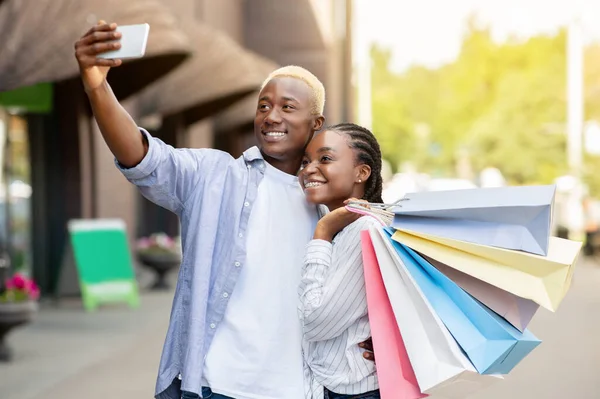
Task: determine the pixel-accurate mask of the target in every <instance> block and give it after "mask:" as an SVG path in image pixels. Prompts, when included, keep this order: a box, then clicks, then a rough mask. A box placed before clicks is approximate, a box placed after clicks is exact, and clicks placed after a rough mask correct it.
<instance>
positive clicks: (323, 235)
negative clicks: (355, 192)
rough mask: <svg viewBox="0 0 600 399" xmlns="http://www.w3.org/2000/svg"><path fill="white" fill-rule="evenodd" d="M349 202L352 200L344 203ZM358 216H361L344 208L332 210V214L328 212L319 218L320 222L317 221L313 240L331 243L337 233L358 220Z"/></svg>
mask: <svg viewBox="0 0 600 399" xmlns="http://www.w3.org/2000/svg"><path fill="white" fill-rule="evenodd" d="M351 200H352V201H354V199H350V200H347V201H346V202H348V201H351ZM360 216H361V215H359V214H357V213H354V212H351V211H349V210H347V209H346V207H344V206H342V207H340V208H338V209H336V210H334V211H333V212H329V213H328V214H327V215H325V216H324V217H323V218H321V220H319V223H317V228H316V229H315V234H314V236H313V238H314V239H317V240H325V241H329V242H331V240H333V237H335V235H336V234H337V233H339V232H340V231H342V230H343V229H344V228H345V227H346V226H348V225H349V224H351V223H353V222H355V221H356V220H358V218H360Z"/></svg>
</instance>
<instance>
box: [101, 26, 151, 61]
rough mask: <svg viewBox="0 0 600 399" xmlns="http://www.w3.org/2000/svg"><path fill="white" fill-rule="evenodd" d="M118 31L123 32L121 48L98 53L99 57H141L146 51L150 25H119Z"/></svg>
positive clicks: (123, 58)
mask: <svg viewBox="0 0 600 399" xmlns="http://www.w3.org/2000/svg"><path fill="white" fill-rule="evenodd" d="M117 32H121V39H120V40H119V41H120V43H121V48H120V49H118V50H113V51H107V52H105V53H102V54H98V58H106V59H122V60H125V59H128V58H141V57H143V56H144V53H145V52H146V43H147V42H148V33H149V32H150V25H148V24H139V25H123V26H117Z"/></svg>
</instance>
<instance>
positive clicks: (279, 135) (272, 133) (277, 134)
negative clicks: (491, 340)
mask: <svg viewBox="0 0 600 399" xmlns="http://www.w3.org/2000/svg"><path fill="white" fill-rule="evenodd" d="M284 134H285V133H284V132H266V133H265V135H266V136H269V137H282V136H283V135H284Z"/></svg>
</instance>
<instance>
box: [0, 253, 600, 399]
mask: <svg viewBox="0 0 600 399" xmlns="http://www.w3.org/2000/svg"><path fill="white" fill-rule="evenodd" d="M172 297H173V292H172V291H167V292H158V293H156V292H147V291H146V292H143V293H142V298H141V299H142V304H141V307H140V308H139V309H136V310H132V309H128V308H127V307H125V306H111V307H105V308H102V309H100V310H99V311H97V312H95V313H85V312H84V311H83V309H82V307H81V303H80V302H79V301H77V300H65V301H62V302H61V303H60V304H59V305H58V306H56V305H52V306H43V307H42V309H41V311H40V312H39V314H38V315H37V317H36V319H35V321H34V322H33V323H31V324H29V325H27V326H25V327H23V328H21V329H19V330H16V331H14V332H13V334H11V335H10V336H9V343H10V345H11V347H12V348H13V349H14V351H15V359H14V361H13V362H12V363H9V364H2V363H0V398H2V399H71V398H73V399H75V398H86V399H100V398H102V399H105V398H128V399H142V398H144V399H149V398H152V394H153V391H154V382H155V376H156V371H157V369H158V362H159V358H160V353H161V349H162V344H163V340H164V337H165V333H166V329H167V325H168V319H169V312H170V308H171V301H172ZM530 330H531V331H533V332H534V334H536V335H537V336H538V337H539V338H541V339H542V340H543V343H542V344H541V345H540V346H539V347H538V348H536V349H535V350H534V351H533V352H532V353H531V354H530V355H529V356H528V357H527V358H526V359H525V360H524V361H523V362H521V364H519V365H518V366H517V367H516V368H515V369H514V370H513V371H512V372H511V374H510V375H509V376H507V377H505V380H504V381H500V382H498V383H496V384H495V385H493V386H492V387H490V388H488V389H486V390H484V391H481V392H480V393H478V394H477V395H474V396H471V397H470V398H469V399H509V398H510V399H571V398H577V399H599V398H600V378H599V376H598V375H597V374H596V373H597V372H598V370H597V369H596V368H598V369H600V340H599V338H600V261H598V262H594V261H591V260H589V259H584V260H582V261H581V262H580V263H579V264H578V266H577V269H576V273H575V276H574V280H573V285H572V288H571V290H570V292H569V294H568V296H567V298H566V299H565V301H564V302H563V303H562V305H561V307H560V308H559V310H558V311H557V312H556V313H551V312H548V311H546V310H543V309H541V310H540V311H539V312H538V314H537V315H536V316H535V318H534V321H533V322H532V324H531V325H530Z"/></svg>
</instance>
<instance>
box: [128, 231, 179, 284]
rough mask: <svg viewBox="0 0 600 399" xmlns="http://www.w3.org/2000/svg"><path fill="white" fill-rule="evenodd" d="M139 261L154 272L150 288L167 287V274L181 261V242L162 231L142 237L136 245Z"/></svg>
mask: <svg viewBox="0 0 600 399" xmlns="http://www.w3.org/2000/svg"><path fill="white" fill-rule="evenodd" d="M136 250H137V257H138V260H139V261H140V263H141V264H142V265H143V266H145V267H147V268H148V269H150V270H152V271H154V273H156V281H155V282H154V284H153V285H152V286H151V289H155V290H159V289H168V288H169V285H168V283H167V280H166V276H167V274H168V273H169V272H170V271H171V270H173V269H175V268H177V267H179V265H180V263H181V244H180V241H179V238H171V237H169V236H168V235H166V234H164V233H155V234H152V235H151V236H150V237H142V238H140V239H139V240H138V241H137V245H136Z"/></svg>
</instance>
